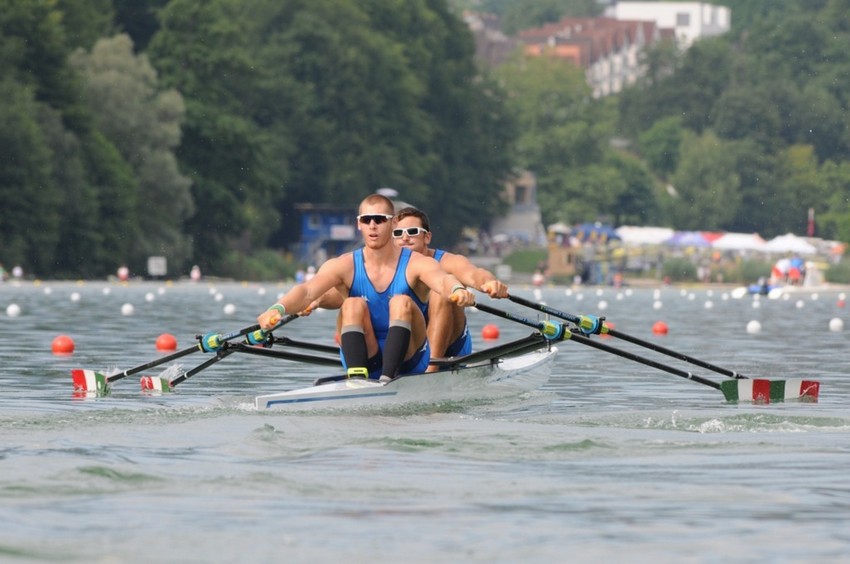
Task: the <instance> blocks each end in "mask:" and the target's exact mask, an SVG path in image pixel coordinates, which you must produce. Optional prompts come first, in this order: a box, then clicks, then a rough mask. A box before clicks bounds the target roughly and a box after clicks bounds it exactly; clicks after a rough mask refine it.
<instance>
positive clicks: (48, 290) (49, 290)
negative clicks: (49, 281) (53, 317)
mask: <svg viewBox="0 0 850 564" xmlns="http://www.w3.org/2000/svg"><path fill="white" fill-rule="evenodd" d="M52 293H53V288H51V287H50V286H48V287H46V288H45V289H44V295H45V296H49V295H50V294H52Z"/></svg>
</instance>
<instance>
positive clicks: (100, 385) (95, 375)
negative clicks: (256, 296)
mask: <svg viewBox="0 0 850 564" xmlns="http://www.w3.org/2000/svg"><path fill="white" fill-rule="evenodd" d="M297 318H298V316H297V315H294V314H293V315H288V316H286V317H285V318H284V319H282V320H281V321H280V323H278V325H277V326H276V327H280V326H281V325H284V324H286V323H289V322H290V321H292V320H294V319H297ZM261 331H262V330H261V329H260V326H259V325H256V324H255V325H251V326H250V327H245V328H244V329H240V330H238V331H234V332H233V333H228V334H227V335H219V334H212V333H210V334H207V335H204V336H203V337H200V336H199V337H198V343H197V344H195V345H193V346H191V347H187V348H185V349H183V350H181V351H177V352H175V353H171V354H169V355H166V356H164V357H161V358H158V359H156V360H152V361H150V362H146V363H144V364H140V365H139V366H136V367H134V368H129V369H127V370H124V371H122V372H117V373H114V374H110V375H108V376H107V375H104V374H103V373H101V372H97V371H95V370H86V369H81V368H76V369H74V370H71V380H72V381H73V382H74V390H76V391H77V392H96V393H97V395H104V394H107V393H109V385H110V384H111V383H112V382H116V381H118V380H120V379H121V378H124V377H126V376H132V375H133V374H138V373H139V372H142V371H143V370H148V369H150V368H154V367H156V366H160V365H162V364H165V363H167V362H171V361H172V360H177V359H178V358H182V357H184V356H186V355H189V354H192V353H194V352H198V351H207V352H212V351H214V350H216V348H217V347H220V346H221V344H222V343H225V342H227V341H230V340H232V339H236V338H238V337H242V336H245V335H249V339H252V338H253V339H255V340H256V339H257V338H259V337H260V332H261Z"/></svg>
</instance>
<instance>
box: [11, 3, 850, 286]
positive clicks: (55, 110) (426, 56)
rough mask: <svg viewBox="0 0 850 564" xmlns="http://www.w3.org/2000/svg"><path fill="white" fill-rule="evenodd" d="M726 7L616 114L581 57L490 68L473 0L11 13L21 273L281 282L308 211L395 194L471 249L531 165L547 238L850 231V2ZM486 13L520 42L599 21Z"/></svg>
mask: <svg viewBox="0 0 850 564" xmlns="http://www.w3.org/2000/svg"><path fill="white" fill-rule="evenodd" d="M717 3H722V4H726V5H730V6H731V7H732V9H733V22H734V24H733V32H732V33H730V34H729V35H728V36H727V37H722V38H717V39H711V40H703V41H701V42H699V43H697V44H696V45H695V46H694V47H692V48H691V49H690V50H688V51H687V52H686V53H684V54H678V53H676V51H675V50H674V49H673V48H672V47H671V46H670V45H661V46H659V47H658V48H656V49H654V50H652V51H651V52H649V53H647V55H646V59H645V62H646V64H647V66H648V69H649V73H648V74H647V76H646V78H645V80H644V81H643V82H642V83H640V84H639V85H637V86H636V87H633V88H630V89H629V90H627V91H625V92H623V93H622V94H621V95H619V96H615V97H608V98H605V99H602V100H595V99H593V98H592V97H591V94H590V90H589V88H588V86H587V84H586V82H585V80H584V77H583V73H582V71H580V70H579V69H576V68H574V67H571V66H570V65H568V64H566V63H563V62H557V61H553V60H549V59H532V60H524V59H522V58H521V57H519V56H518V57H517V58H515V59H514V60H513V61H511V62H509V63H508V64H506V65H504V66H502V67H500V68H498V69H481V68H477V67H476V64H475V61H474V59H473V54H474V44H473V39H472V35H471V33H470V31H469V30H468V29H467V27H466V26H465V24H464V23H463V22H462V20H461V18H460V17H459V14H458V13H457V10H458V8H459V7H461V6H462V5H463V2H461V1H460V0H458V1H457V2H452V4H451V6H450V5H449V4H447V3H446V0H405V1H404V2H401V1H399V0H207V1H200V0H146V1H143V0H112V1H110V0H0V99H2V100H3V103H2V104H0V201H2V206H0V262H2V263H4V264H5V265H7V266H10V265H12V264H21V265H22V266H24V268H25V270H26V271H27V272H31V273H34V274H35V275H38V276H44V277H47V276H67V277H78V276H79V277H97V276H103V275H106V274H111V273H113V272H115V269H116V268H117V266H118V265H120V264H127V265H128V266H130V268H131V270H133V271H134V272H136V273H144V264H145V260H146V258H147V257H148V256H149V255H153V254H161V255H165V256H166V257H167V258H168V260H169V270H170V273H180V272H187V271H188V268H189V266H191V264H199V265H200V266H201V267H202V269H203V270H204V271H205V272H210V273H216V274H220V275H230V276H238V277H249V276H280V275H282V274H283V272H281V270H280V269H281V268H285V265H282V264H281V263H280V262H279V261H278V262H276V260H275V258H274V257H278V256H279V254H280V253H279V252H277V251H278V250H280V249H283V248H285V247H286V246H287V245H288V244H290V243H292V242H294V241H295V240H296V239H297V236H298V232H299V230H300V226H299V225H298V224H297V216H296V214H295V213H294V211H293V206H294V204H296V203H299V202H313V203H334V204H339V205H345V206H354V205H356V203H357V202H358V201H359V200H360V199H361V198H362V197H363V196H365V195H366V194H368V193H371V192H373V191H374V190H375V189H377V188H379V187H382V186H390V187H393V188H396V189H397V190H399V191H400V193H401V196H402V198H403V199H404V200H405V201H408V202H410V203H413V204H414V205H419V206H422V207H424V208H425V209H427V210H428V211H429V212H430V213H431V215H432V222H433V223H434V225H435V230H436V232H437V233H436V234H437V243H439V244H440V245H450V244H451V243H452V242H453V241H454V240H455V239H456V238H457V236H458V235H459V233H460V231H461V229H462V228H463V227H465V226H485V227H486V226H487V224H488V223H489V222H490V221H491V220H492V219H493V218H494V217H496V216H497V215H498V214H499V213H500V212H501V211H503V209H504V203H503V202H501V200H500V199H499V197H498V196H499V193H500V191H501V189H502V186H503V183H504V180H505V179H506V178H507V177H509V175H510V174H511V173H512V172H513V171H515V170H519V169H527V170H531V171H532V172H534V173H535V175H536V176H537V179H538V188H539V201H540V204H541V208H542V210H543V215H544V222H545V223H552V222H555V221H564V222H567V223H578V222H583V221H592V220H595V219H605V220H608V221H611V222H612V223H616V224H624V223H632V224H658V225H668V226H671V227H675V228H679V229H689V228H693V229H717V230H735V231H758V232H759V233H761V234H762V235H763V236H772V235H775V234H778V233H782V232H785V231H794V232H798V233H800V232H802V231H804V230H805V224H806V216H807V210H808V209H809V208H813V209H814V210H815V212H816V217H817V225H818V234H819V235H822V236H825V237H831V238H840V239H843V240H850V168H848V162H850V129H848V118H847V107H848V94H847V92H848V91H850V90H848V86H850V84H848V82H850V61H848V56H850V55H848V53H850V50H848V47H850V26H848V25H847V24H846V18H845V15H846V14H847V13H850V11H848V8H850V0H808V1H806V0H769V1H768V0H729V1H727V2H717ZM478 4H479V5H482V6H483V5H485V4H488V5H492V7H493V8H494V9H496V10H498V9H503V10H507V9H510V10H511V11H510V14H513V15H512V18H513V20H512V21H513V22H514V23H512V24H511V25H514V26H517V27H518V28H521V27H527V26H529V25H539V24H541V23H544V22H545V21H553V20H557V19H559V17H560V16H559V14H563V13H569V14H570V15H575V16H583V15H585V16H590V15H597V14H598V11H599V7H598V5H597V3H596V2H589V1H583V0H526V1H525V2H522V3H520V2H513V3H508V2H499V1H497V0H490V1H489V2H487V1H485V0H481V2H479V3H478ZM517 5H520V6H522V7H523V9H521V10H518V9H517V8H516V6H517ZM500 6H501V8H500ZM776 6H781V8H782V9H781V10H779V9H772V7H776ZM269 249H273V250H274V252H269V251H268V250H269Z"/></svg>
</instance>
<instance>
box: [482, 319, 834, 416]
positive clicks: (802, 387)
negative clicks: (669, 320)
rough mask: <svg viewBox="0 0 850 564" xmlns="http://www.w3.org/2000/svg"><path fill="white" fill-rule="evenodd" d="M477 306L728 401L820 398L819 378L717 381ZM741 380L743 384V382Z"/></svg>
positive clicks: (560, 328)
mask: <svg viewBox="0 0 850 564" xmlns="http://www.w3.org/2000/svg"><path fill="white" fill-rule="evenodd" d="M475 307H476V308H478V309H479V310H481V311H484V312H486V313H491V314H493V315H497V316H499V317H503V318H505V319H510V320H512V321H516V322H519V323H522V324H524V325H528V326H529V327H534V328H535V329H537V330H538V331H540V332H541V333H542V334H543V335H545V336H546V337H547V338H548V339H551V340H564V341H566V340H573V341H577V342H579V343H581V344H583V345H587V346H590V347H593V348H596V349H599V350H602V351H605V352H609V353H611V354H615V355H617V356H620V357H623V358H626V359H629V360H632V361H634V362H638V363H640V364H644V365H646V366H651V367H652V368H657V369H658V370H663V371H665V372H669V373H670V374H674V375H676V376H680V377H682V378H686V379H688V380H693V381H694V382H697V383H699V384H703V385H705V386H709V387H711V388H714V389H715V390H720V391H721V392H722V393H723V396H724V397H725V398H726V400H727V401H739V400H745V401H756V402H762V403H769V402H770V401H782V400H786V399H807V400H811V401H817V396H818V389H819V384H818V383H817V382H811V381H807V380H786V381H773V382H771V381H770V380H726V381H724V382H723V383H721V384H718V383H717V382H713V381H711V380H708V379H706V378H703V377H702V376H698V375H696V374H694V373H692V372H687V371H685V370H679V369H678V368H675V367H673V366H668V365H666V364H663V363H661V362H657V361H654V360H651V359H647V358H643V357H640V356H637V355H635V354H632V353H630V352H627V351H624V350H620V349H617V348H614V347H611V346H608V345H605V344H603V343H600V342H598V341H594V340H592V339H590V338H588V337H584V336H582V335H578V334H575V333H573V332H571V331H569V330H568V329H567V328H566V327H564V325H563V324H562V323H559V322H552V321H544V322H539V321H534V320H531V319H528V318H525V317H522V316H520V315H516V314H513V313H509V312H507V311H502V310H500V309H496V308H494V307H490V306H488V305H485V304H476V305H475ZM747 383H749V384H750V385H749V386H747V385H746V384H747ZM730 384H731V385H730ZM742 384H744V385H743V386H742Z"/></svg>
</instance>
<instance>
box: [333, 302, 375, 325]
mask: <svg viewBox="0 0 850 564" xmlns="http://www.w3.org/2000/svg"><path fill="white" fill-rule="evenodd" d="M339 315H340V319H341V320H342V323H343V324H344V325H349V324H351V323H357V324H361V322H362V320H363V319H364V318H365V317H367V316H368V315H369V306H368V305H367V303H366V300H364V299H363V298H345V300H343V302H342V306H341V307H340V308H339Z"/></svg>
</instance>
